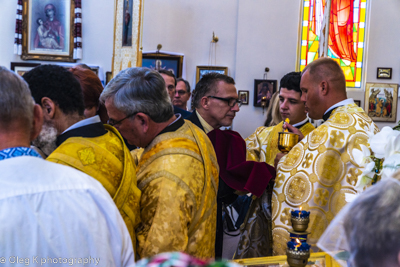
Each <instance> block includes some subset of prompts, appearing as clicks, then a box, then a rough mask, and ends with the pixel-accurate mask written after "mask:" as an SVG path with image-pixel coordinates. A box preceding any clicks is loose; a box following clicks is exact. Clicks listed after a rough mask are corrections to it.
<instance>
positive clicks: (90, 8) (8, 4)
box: [0, 0, 400, 137]
mask: <svg viewBox="0 0 400 267" xmlns="http://www.w3.org/2000/svg"><path fill="white" fill-rule="evenodd" d="M144 1H145V3H144V25H143V29H144V34H143V44H142V45H143V50H145V51H146V50H155V49H156V47H157V44H162V45H163V48H162V50H164V51H173V52H178V53H184V54H185V57H186V73H187V79H188V80H189V82H190V83H191V85H192V87H194V85H195V84H194V83H195V71H196V66H197V65H204V64H208V63H209V48H210V41H211V37H212V32H213V31H214V32H215V33H216V34H217V35H218V37H219V42H218V43H217V45H216V50H217V62H216V64H217V65H223V66H227V67H228V68H229V74H230V75H231V76H232V77H233V78H235V80H236V84H237V89H238V90H249V91H250V92H251V93H250V103H249V105H248V106H242V108H241V110H240V112H239V113H238V114H237V117H236V119H235V121H234V126H233V128H234V130H236V131H238V132H239V133H240V134H241V135H242V136H243V137H247V136H248V135H249V134H251V133H252V132H253V131H254V130H255V129H256V127H258V126H260V125H262V124H263V122H264V115H263V114H262V111H261V108H255V107H253V106H252V99H253V94H252V91H253V87H254V79H262V77H263V72H264V68H265V67H269V68H270V72H269V74H268V78H269V79H275V80H278V81H279V80H280V78H281V77H282V76H283V75H284V74H286V73H287V72H290V71H293V70H294V69H295V66H296V58H297V42H298V30H299V21H300V3H301V0H251V1H248V0H247V1H246V0H202V1H188V0H144ZM369 5H370V7H369V8H370V13H369V16H370V23H369V25H368V29H369V34H368V36H367V47H366V55H365V64H366V70H365V74H366V75H365V76H364V80H363V81H364V82H389V83H397V84H399V83H400V53H399V52H398V46H399V44H398V40H400V16H398V11H399V10H400V1H398V0H385V1H373V0H369ZM0 7H1V8H0V25H1V26H0V36H1V42H0V65H4V66H7V67H9V66H10V62H12V61H21V60H20V59H19V57H18V56H15V55H13V38H14V25H15V10H16V1H14V0H12V1H11V0H0ZM113 8H114V3H113V1H111V0H84V1H82V9H83V11H82V12H83V15H82V16H83V18H82V19H83V29H82V30H83V57H84V58H83V60H81V62H84V63H87V64H93V65H99V66H101V67H103V69H104V71H109V70H111V57H112V48H113V41H112V39H113V27H114V26H113V16H114V10H113ZM162 50H161V51H162ZM377 67H392V68H393V78H392V80H377V79H376V68H377ZM348 95H349V97H353V98H354V99H357V100H361V101H362V103H364V91H363V89H360V90H354V89H353V90H349V92H348ZM399 119H400V111H398V114H397V120H399ZM378 125H379V126H380V127H383V126H384V125H387V124H386V123H378ZM389 125H390V126H393V125H394V123H391V124H389Z"/></svg>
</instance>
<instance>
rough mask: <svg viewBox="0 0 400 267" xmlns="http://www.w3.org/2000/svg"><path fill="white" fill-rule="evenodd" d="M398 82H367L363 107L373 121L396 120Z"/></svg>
mask: <svg viewBox="0 0 400 267" xmlns="http://www.w3.org/2000/svg"><path fill="white" fill-rule="evenodd" d="M397 96H398V84H393V83H367V84H366V88H365V101H364V109H365V111H366V112H367V113H368V116H370V117H371V118H372V120H373V121H386V122H396V114H397Z"/></svg>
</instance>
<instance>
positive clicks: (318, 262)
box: [233, 252, 340, 267]
mask: <svg viewBox="0 0 400 267" xmlns="http://www.w3.org/2000/svg"><path fill="white" fill-rule="evenodd" d="M233 261H234V262H236V263H239V264H241V265H243V266H257V267H261V266H263V267H289V265H288V263H287V257H286V255H283V256H274V257H260V258H249V259H238V260H233ZM306 266H308V267H340V265H339V264H338V263H337V262H336V261H335V260H334V259H333V258H332V257H331V256H330V255H329V254H327V253H325V252H316V253H311V254H310V258H309V259H308V264H307V265H306Z"/></svg>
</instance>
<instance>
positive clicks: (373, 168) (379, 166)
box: [352, 126, 400, 191]
mask: <svg viewBox="0 0 400 267" xmlns="http://www.w3.org/2000/svg"><path fill="white" fill-rule="evenodd" d="M370 128H371V129H372V130H371V132H369V133H368V135H369V142H368V143H369V144H370V145H369V146H370V147H369V148H368V147H366V146H364V145H360V147H361V151H360V150H358V149H353V151H352V152H353V156H354V160H355V161H356V162H357V164H358V165H359V166H361V167H363V170H362V173H361V174H360V175H359V176H358V181H357V184H356V188H357V189H359V190H360V191H361V190H362V189H363V188H364V187H365V186H366V185H370V184H374V183H376V182H377V181H379V180H380V179H386V178H388V177H390V176H391V175H392V174H393V173H394V172H395V171H396V170H397V169H399V168H400V131H396V130H393V129H392V128H390V127H388V126H385V127H383V128H382V130H381V131H380V132H378V133H377V134H375V135H374V133H373V127H370Z"/></svg>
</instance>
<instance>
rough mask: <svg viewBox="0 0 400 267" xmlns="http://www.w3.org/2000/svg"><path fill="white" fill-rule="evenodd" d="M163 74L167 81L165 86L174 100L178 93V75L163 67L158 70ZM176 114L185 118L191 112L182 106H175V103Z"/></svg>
mask: <svg viewBox="0 0 400 267" xmlns="http://www.w3.org/2000/svg"><path fill="white" fill-rule="evenodd" d="M158 72H159V73H160V74H161V77H163V79H164V81H165V88H166V89H167V92H168V95H169V98H170V99H171V101H173V99H174V96H175V95H176V94H175V92H176V77H175V75H174V74H173V73H172V72H171V71H169V70H164V69H161V70H159V71H158ZM174 114H181V115H182V116H183V118H184V119H186V118H187V117H189V116H190V112H188V111H186V109H183V108H181V107H178V106H175V104H174Z"/></svg>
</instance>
